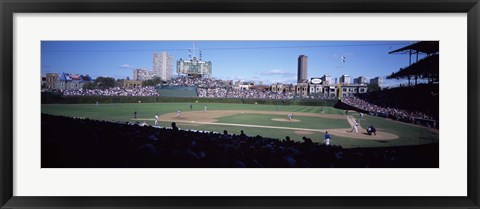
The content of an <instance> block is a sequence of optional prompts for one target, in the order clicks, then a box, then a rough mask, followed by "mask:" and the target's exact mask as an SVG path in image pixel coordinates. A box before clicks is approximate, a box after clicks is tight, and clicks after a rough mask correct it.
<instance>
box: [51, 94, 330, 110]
mask: <svg viewBox="0 0 480 209" xmlns="http://www.w3.org/2000/svg"><path fill="white" fill-rule="evenodd" d="M139 101H140V102H142V103H152V102H192V103H195V102H197V101H198V102H199V103H237V104H269V105H304V106H330V107H333V106H334V105H335V103H337V100H316V99H315V100H314V99H292V100H272V99H241V98H207V97H135V96H129V97H125V96H61V95H55V94H42V104H95V103H96V102H99V103H137V102H139Z"/></svg>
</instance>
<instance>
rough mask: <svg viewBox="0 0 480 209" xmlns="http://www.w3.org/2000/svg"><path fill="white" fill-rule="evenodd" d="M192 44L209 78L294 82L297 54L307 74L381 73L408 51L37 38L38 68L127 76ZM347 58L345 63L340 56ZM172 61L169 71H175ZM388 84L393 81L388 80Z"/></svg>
mask: <svg viewBox="0 0 480 209" xmlns="http://www.w3.org/2000/svg"><path fill="white" fill-rule="evenodd" d="M193 43H195V46H196V48H197V50H196V54H197V56H198V49H200V50H202V54H203V59H204V60H207V61H212V66H213V67H212V69H213V70H212V72H213V77H215V78H220V79H228V80H231V79H232V80H245V81H250V80H253V81H263V82H264V83H268V84H269V83H272V82H282V83H293V82H295V81H296V78H297V62H298V56H299V55H302V54H303V55H306V56H308V77H309V78H311V77H321V76H323V75H324V74H330V75H332V77H334V78H336V77H339V76H341V75H343V74H347V75H350V76H351V77H352V79H353V78H356V77H358V76H366V77H368V78H374V77H377V76H381V77H382V76H386V75H389V74H391V73H392V72H396V71H398V70H399V69H400V68H401V67H406V66H407V65H408V55H405V54H388V52H389V51H392V50H395V49H398V48H401V47H403V46H406V45H409V44H411V43H412V42H411V41H42V47H41V50H42V52H41V56H42V57H41V63H42V65H41V72H42V74H45V73H61V72H65V73H73V74H88V75H90V76H92V77H94V78H95V77H98V76H108V77H114V78H126V77H127V76H128V77H130V78H132V70H133V69H135V68H146V69H152V65H153V53H154V52H159V51H167V52H168V53H169V54H172V55H173V56H174V60H175V63H176V61H177V60H178V59H180V58H183V59H188V49H190V48H192V45H193ZM342 56H344V57H346V62H342V61H341V57H342ZM175 68H176V64H174V74H175V75H176V73H175V71H176V69H175ZM388 83H391V84H392V83H398V81H390V82H388Z"/></svg>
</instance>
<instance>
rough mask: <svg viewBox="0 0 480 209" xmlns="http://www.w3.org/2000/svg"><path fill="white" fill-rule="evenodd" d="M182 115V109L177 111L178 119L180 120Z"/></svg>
mask: <svg viewBox="0 0 480 209" xmlns="http://www.w3.org/2000/svg"><path fill="white" fill-rule="evenodd" d="M181 114H182V111H180V109H178V110H177V118H179V117H180V115H181Z"/></svg>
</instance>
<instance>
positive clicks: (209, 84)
mask: <svg viewBox="0 0 480 209" xmlns="http://www.w3.org/2000/svg"><path fill="white" fill-rule="evenodd" d="M165 85H167V86H194V87H199V88H220V87H222V88H223V87H226V86H227V84H226V82H225V81H223V80H220V79H215V78H191V77H186V76H180V77H176V78H172V79H171V80H169V81H167V83H166V84H165Z"/></svg>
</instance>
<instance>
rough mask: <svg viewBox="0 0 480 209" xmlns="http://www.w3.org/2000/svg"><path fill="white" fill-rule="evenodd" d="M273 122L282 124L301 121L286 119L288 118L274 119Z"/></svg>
mask: <svg viewBox="0 0 480 209" xmlns="http://www.w3.org/2000/svg"><path fill="white" fill-rule="evenodd" d="M272 120H273V121H280V122H300V120H297V119H291V120H289V119H286V118H272Z"/></svg>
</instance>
